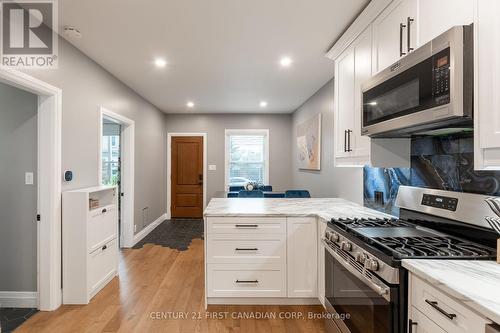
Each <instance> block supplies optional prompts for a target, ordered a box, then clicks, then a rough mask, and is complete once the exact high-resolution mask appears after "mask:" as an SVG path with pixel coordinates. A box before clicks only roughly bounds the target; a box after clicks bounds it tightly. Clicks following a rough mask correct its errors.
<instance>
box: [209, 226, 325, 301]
mask: <svg viewBox="0 0 500 333" xmlns="http://www.w3.org/2000/svg"><path fill="white" fill-rule="evenodd" d="M322 223H324V222H322ZM205 226H206V233H205V237H206V238H205V239H206V251H205V263H206V297H207V300H208V303H209V304H217V303H222V304H231V303H239V304H242V303H248V304H251V303H252V302H254V303H257V304H259V302H262V303H269V302H271V303H273V302H274V303H277V304H281V303H285V304H286V303H287V302H286V301H283V299H289V302H288V303H290V304H293V303H294V302H295V301H294V300H293V299H301V300H297V302H298V303H301V302H303V300H307V301H309V302H317V299H318V283H319V281H318V265H319V264H320V263H319V261H318V245H317V244H318V221H317V219H316V218H315V217H206V218H205ZM252 299H253V301H252ZM256 299H259V300H257V301H256ZM261 299H267V300H268V301H261Z"/></svg>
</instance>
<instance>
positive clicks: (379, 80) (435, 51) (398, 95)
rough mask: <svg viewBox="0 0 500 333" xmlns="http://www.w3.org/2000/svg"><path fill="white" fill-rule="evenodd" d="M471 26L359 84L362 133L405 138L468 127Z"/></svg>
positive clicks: (451, 32) (457, 29) (444, 36)
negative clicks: (430, 131) (432, 131)
mask: <svg viewBox="0 0 500 333" xmlns="http://www.w3.org/2000/svg"><path fill="white" fill-rule="evenodd" d="M472 29H473V28H472V25H470V26H457V27H453V28H451V29H450V30H448V31H446V32H445V33H443V34H441V35H440V36H438V37H436V38H435V39H433V40H432V41H430V42H428V43H426V44H425V45H422V46H421V47H419V48H418V49H416V50H415V51H413V52H412V53H410V54H408V55H407V56H406V57H404V58H402V59H401V60H399V61H398V62H396V63H395V64H393V65H392V66H390V67H389V68H387V69H384V70H382V71H380V72H379V73H377V74H375V75H374V76H373V77H372V78H371V79H369V80H368V81H367V82H364V83H363V86H362V91H361V92H360V93H361V94H362V102H363V103H362V105H363V106H362V117H361V118H362V124H361V125H362V130H361V133H362V134H363V135H369V136H387V137H391V136H407V135H409V134H415V133H418V132H419V131H424V130H429V129H435V128H442V127H445V126H449V125H452V124H458V123H467V124H469V125H470V124H471V120H472V109H473V41H472V38H473V37H472Z"/></svg>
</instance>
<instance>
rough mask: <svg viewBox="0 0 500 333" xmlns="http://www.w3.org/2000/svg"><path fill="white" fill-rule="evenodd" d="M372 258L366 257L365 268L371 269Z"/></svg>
mask: <svg viewBox="0 0 500 333" xmlns="http://www.w3.org/2000/svg"><path fill="white" fill-rule="evenodd" d="M371 263H372V260H371V259H366V260H365V268H366V269H370V267H371Z"/></svg>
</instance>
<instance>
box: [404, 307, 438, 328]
mask: <svg viewBox="0 0 500 333" xmlns="http://www.w3.org/2000/svg"><path fill="white" fill-rule="evenodd" d="M410 317H411V318H410V319H411V320H412V321H413V324H414V325H412V327H411V331H410V328H408V331H409V332H412V333H447V332H446V331H445V330H443V329H442V328H441V327H439V326H438V325H437V324H436V323H435V322H433V321H432V320H430V319H429V318H427V317H426V316H425V315H424V314H423V313H422V312H420V311H418V310H417V309H416V308H415V307H412V308H411V313H410Z"/></svg>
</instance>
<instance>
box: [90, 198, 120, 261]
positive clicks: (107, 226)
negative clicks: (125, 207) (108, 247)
mask: <svg viewBox="0 0 500 333" xmlns="http://www.w3.org/2000/svg"><path fill="white" fill-rule="evenodd" d="M117 233H118V219H117V209H116V206H115V205H110V206H106V207H102V208H100V209H95V210H92V211H90V213H89V222H88V236H87V249H88V253H91V252H93V251H95V250H96V249H98V248H100V247H101V246H102V245H104V244H106V243H107V242H109V241H110V240H112V239H114V238H116V237H117Z"/></svg>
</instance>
